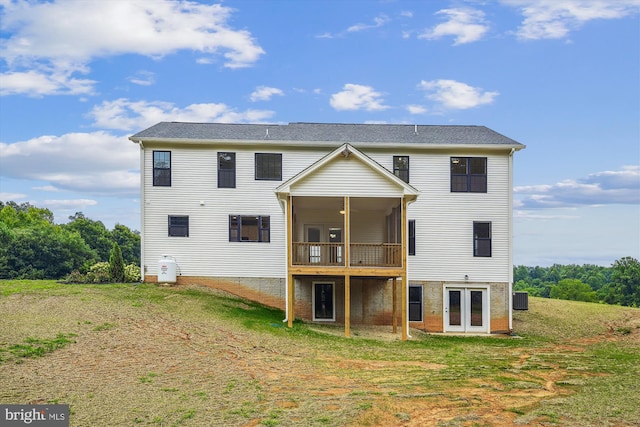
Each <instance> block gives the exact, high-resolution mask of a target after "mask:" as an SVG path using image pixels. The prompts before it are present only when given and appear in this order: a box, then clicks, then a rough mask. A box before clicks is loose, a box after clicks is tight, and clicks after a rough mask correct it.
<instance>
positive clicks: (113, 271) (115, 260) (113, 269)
mask: <svg viewBox="0 0 640 427" xmlns="http://www.w3.org/2000/svg"><path fill="white" fill-rule="evenodd" d="M109 275H110V276H111V280H113V281H114V282H116V283H122V282H124V261H123V260H122V251H121V250H120V245H118V244H117V243H114V244H113V249H111V255H110V256H109Z"/></svg>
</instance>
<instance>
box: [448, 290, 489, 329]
mask: <svg viewBox="0 0 640 427" xmlns="http://www.w3.org/2000/svg"><path fill="white" fill-rule="evenodd" d="M488 294H489V290H488V289H487V288H472V287H449V286H445V288H444V310H443V314H444V331H445V332H478V333H482V332H485V333H488V332H489V298H488Z"/></svg>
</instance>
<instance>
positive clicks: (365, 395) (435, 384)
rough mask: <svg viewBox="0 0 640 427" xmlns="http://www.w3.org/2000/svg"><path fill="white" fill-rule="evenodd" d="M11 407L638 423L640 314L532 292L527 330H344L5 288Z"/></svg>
mask: <svg viewBox="0 0 640 427" xmlns="http://www.w3.org/2000/svg"><path fill="white" fill-rule="evenodd" d="M0 319H1V321H0V403H66V404H69V405H70V407H71V417H70V418H71V425H73V426H85V425H86V426H101V425H105V426H106V425H157V426H161V425H162V426H165V425H186V426H201V425H225V426H243V425H265V426H277V425H282V426H289V425H305V426H306V425H311V426H313V425H318V426H336V425H337V426H340V425H356V426H366V425H368V426H387V425H407V426H409V425H415V426H422V425H441V426H454V425H455V426H457V425H465V426H466V425H562V426H564V425H576V426H578V425H580V426H585V425H586V426H589V425H592V426H600V425H612V426H613V425H638V424H640V409H639V408H640V405H638V399H637V396H639V395H640V380H638V378H640V310H638V309H632V308H622V307H615V306H607V305H600V304H589V303H578V302H569V301H558V300H549V299H541V298H530V300H529V310H528V311H523V312H515V313H514V328H515V332H516V333H517V335H518V337H505V336H500V337H477V336H476V337H448V336H442V335H437V336H436V335H429V334H426V333H423V332H420V331H412V332H411V333H412V335H413V339H411V340H409V341H400V340H399V339H398V338H399V337H398V336H395V337H394V336H392V335H391V333H390V328H388V329H384V330H383V331H382V332H381V333H380V335H379V336H376V335H373V336H372V335H371V334H364V333H362V335H360V334H359V329H358V326H357V325H352V334H353V337H352V338H345V337H343V336H340V333H339V332H340V331H341V328H340V327H336V326H330V325H313V324H307V323H303V322H300V321H296V322H294V327H293V328H291V329H289V328H287V327H286V326H285V325H284V324H283V323H282V319H283V313H282V311H280V310H274V309H270V308H267V307H264V306H262V305H260V304H256V303H253V302H248V301H243V300H240V299H238V298H235V297H231V296H229V295H226V294H222V293H220V292H217V291H212V290H209V289H206V288H196V287H159V286H155V285H144V284H142V285H128V284H117V285H115V284H114V285H65V284H59V283H56V282H55V281H0Z"/></svg>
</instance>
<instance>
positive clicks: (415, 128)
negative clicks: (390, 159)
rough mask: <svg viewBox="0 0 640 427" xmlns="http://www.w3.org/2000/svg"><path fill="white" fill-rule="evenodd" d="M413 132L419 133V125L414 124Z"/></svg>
mask: <svg viewBox="0 0 640 427" xmlns="http://www.w3.org/2000/svg"><path fill="white" fill-rule="evenodd" d="M413 133H415V134H416V135H417V134H418V125H413Z"/></svg>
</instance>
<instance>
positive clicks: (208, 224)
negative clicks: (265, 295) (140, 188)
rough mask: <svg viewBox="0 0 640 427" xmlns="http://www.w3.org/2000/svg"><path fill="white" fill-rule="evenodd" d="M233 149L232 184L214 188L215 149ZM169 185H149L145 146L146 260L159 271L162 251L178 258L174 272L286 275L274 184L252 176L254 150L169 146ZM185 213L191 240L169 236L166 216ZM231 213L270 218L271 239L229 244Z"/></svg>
mask: <svg viewBox="0 0 640 427" xmlns="http://www.w3.org/2000/svg"><path fill="white" fill-rule="evenodd" d="M224 150H227V151H233V152H235V153H236V172H237V175H236V188H217V182H216V180H217V153H218V151H224ZM171 151H172V158H171V160H172V186H171V187H153V186H151V185H149V183H150V182H151V180H150V179H151V174H152V173H153V171H152V165H151V163H150V160H151V150H147V149H145V156H146V161H145V182H146V183H147V184H146V186H145V201H144V203H145V220H144V230H143V232H144V233H145V251H144V254H145V259H144V265H145V266H146V267H147V272H146V274H147V275H155V274H156V273H157V263H158V259H160V258H161V257H162V256H163V255H170V256H172V257H174V258H175V259H176V263H177V266H178V274H184V275H189V276H213V277H237V276H238V275H239V272H241V274H242V276H243V277H266V278H279V277H285V276H286V258H285V251H284V250H283V248H284V245H285V231H284V216H283V212H282V208H281V206H280V204H279V203H278V201H277V200H276V198H275V195H274V194H273V188H274V187H275V186H276V185H277V184H278V183H274V182H271V181H256V180H254V151H252V150H251V151H249V150H237V149H232V147H226V148H225V147H220V149H219V148H218V147H216V148H213V149H211V148H179V149H176V148H172V149H171ZM168 215H188V216H189V238H185V239H176V238H169V237H168V236H167V216H168ZM229 215H262V216H270V231H271V241H270V242H269V243H259V242H242V243H239V242H229Z"/></svg>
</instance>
